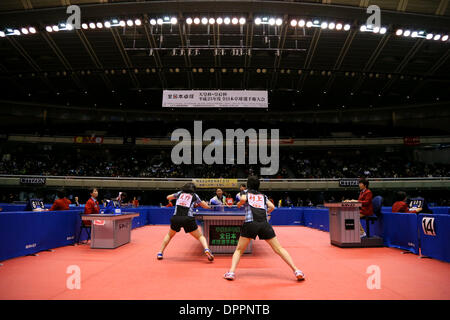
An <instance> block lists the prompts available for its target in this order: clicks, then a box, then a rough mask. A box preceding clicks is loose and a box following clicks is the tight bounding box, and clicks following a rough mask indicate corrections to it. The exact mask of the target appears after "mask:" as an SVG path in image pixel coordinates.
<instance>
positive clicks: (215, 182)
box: [192, 179, 239, 189]
mask: <svg viewBox="0 0 450 320" xmlns="http://www.w3.org/2000/svg"><path fill="white" fill-rule="evenodd" d="M192 182H193V183H194V184H195V186H196V187H197V188H209V189H214V188H238V186H239V184H238V180H237V179H192Z"/></svg>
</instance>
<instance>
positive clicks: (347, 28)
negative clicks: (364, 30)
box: [341, 24, 350, 31]
mask: <svg viewBox="0 0 450 320" xmlns="http://www.w3.org/2000/svg"><path fill="white" fill-rule="evenodd" d="M341 28H342V27H341ZM344 30H345V31H348V30H350V25H349V24H346V25H345V26H344Z"/></svg>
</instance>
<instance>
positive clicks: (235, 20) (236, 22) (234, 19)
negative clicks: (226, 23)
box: [231, 18, 239, 24]
mask: <svg viewBox="0 0 450 320" xmlns="http://www.w3.org/2000/svg"><path fill="white" fill-rule="evenodd" d="M238 22H239V20H238V18H233V19H231V23H232V24H238Z"/></svg>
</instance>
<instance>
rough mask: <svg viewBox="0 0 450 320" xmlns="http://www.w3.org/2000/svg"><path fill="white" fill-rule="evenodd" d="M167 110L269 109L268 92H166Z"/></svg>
mask: <svg viewBox="0 0 450 320" xmlns="http://www.w3.org/2000/svg"><path fill="white" fill-rule="evenodd" d="M162 106H163V107H165V108H268V106H269V103H268V96H267V91H266V90H246V91H244V90H242V91H241V90H225V91H222V90H164V91H163V102H162Z"/></svg>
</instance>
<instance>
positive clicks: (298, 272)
mask: <svg viewBox="0 0 450 320" xmlns="http://www.w3.org/2000/svg"><path fill="white" fill-rule="evenodd" d="M294 274H295V277H296V278H297V280H298V281H302V280H305V275H304V274H303V272H302V271H301V270H295V271H294Z"/></svg>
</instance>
